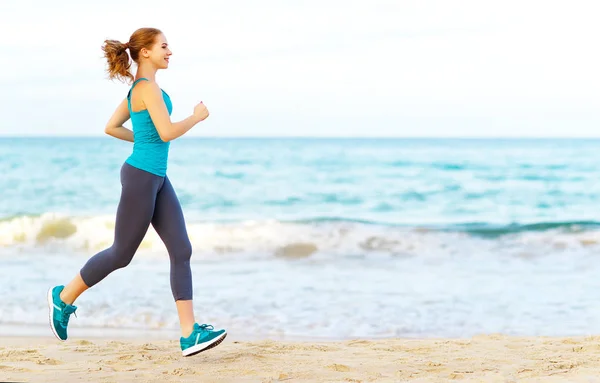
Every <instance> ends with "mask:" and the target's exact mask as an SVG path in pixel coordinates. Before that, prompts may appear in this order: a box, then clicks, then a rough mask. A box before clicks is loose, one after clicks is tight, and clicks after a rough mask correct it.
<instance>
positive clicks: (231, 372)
mask: <svg viewBox="0 0 600 383" xmlns="http://www.w3.org/2000/svg"><path fill="white" fill-rule="evenodd" d="M0 345H1V346H0V381H2V382H5V381H8V382H197V381H201V382H405V381H410V382H443V381H463V382H513V381H515V382H517V381H518V382H541V381H543V382H564V381H569V382H586V383H590V382H600V337H556V338H554V337H508V336H503V335H482V336H475V337H471V338H468V339H385V340H348V341H337V342H312V341H293V342H291V341H274V340H262V341H236V340H231V339H230V338H228V340H226V341H225V342H224V343H223V344H221V345H220V346H218V347H216V348H214V349H212V350H208V351H206V352H204V353H200V354H198V355H196V356H193V357H189V358H184V357H182V356H181V355H180V353H179V350H178V343H177V342H175V341H156V342H154V341H151V342H148V341H144V340H131V339H127V340H109V339H98V338H91V339H74V340H69V341H67V342H66V343H59V342H58V341H55V340H53V339H51V338H42V339H40V338H36V339H32V338H18V337H13V338H11V337H3V338H1V339H0Z"/></svg>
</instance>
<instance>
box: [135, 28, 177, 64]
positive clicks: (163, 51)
mask: <svg viewBox="0 0 600 383" xmlns="http://www.w3.org/2000/svg"><path fill="white" fill-rule="evenodd" d="M172 54H173V53H172V52H171V50H170V49H169V44H168V43H167V38H166V37H165V36H164V35H163V34H162V33H161V34H159V35H157V36H156V39H155V41H154V45H152V47H150V49H146V48H143V49H142V50H141V52H140V55H141V56H142V57H144V58H145V59H147V60H149V61H150V62H151V63H152V64H153V65H154V66H155V67H156V68H157V69H167V68H168V67H169V57H170V56H171V55H172Z"/></svg>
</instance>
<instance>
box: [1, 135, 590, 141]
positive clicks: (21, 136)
mask: <svg viewBox="0 0 600 383" xmlns="http://www.w3.org/2000/svg"><path fill="white" fill-rule="evenodd" d="M6 138H50V139H60V138H90V139H97V138H113V137H111V136H109V135H106V134H98V135H77V134H73V135H66V134H65V135H63V134H61V135H53V136H50V135H34V134H32V135H8V134H7V135H3V134H0V139H6ZM182 139H183V140H185V139H413V140H426V139H449V140H453V139H454V140H456V139H458V140H481V139H486V140H488V139H519V140H528V139H533V140H540V139H568V140H573V139H578V140H579V139H600V135H598V136H276V135H273V136H181V137H178V138H177V140H182Z"/></svg>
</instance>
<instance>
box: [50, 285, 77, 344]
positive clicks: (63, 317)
mask: <svg viewBox="0 0 600 383" xmlns="http://www.w3.org/2000/svg"><path fill="white" fill-rule="evenodd" d="M64 288H65V286H56V287H53V288H51V289H49V290H48V311H49V316H50V328H51V329H52V332H53V333H54V335H56V337H57V338H58V339H60V340H67V326H68V325H69V317H70V316H71V314H75V310H77V307H76V306H73V305H69V304H66V303H65V302H63V301H62V300H61V299H60V292H61V291H63V289H64ZM75 316H77V314H75Z"/></svg>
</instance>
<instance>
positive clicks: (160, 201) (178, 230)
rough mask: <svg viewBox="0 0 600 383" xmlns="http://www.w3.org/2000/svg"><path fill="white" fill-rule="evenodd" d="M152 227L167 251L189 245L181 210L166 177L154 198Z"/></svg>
mask: <svg viewBox="0 0 600 383" xmlns="http://www.w3.org/2000/svg"><path fill="white" fill-rule="evenodd" d="M152 226H153V227H154V229H155V230H156V233H157V234H158V235H159V236H160V238H161V239H162V240H163V242H164V243H165V246H166V247H167V250H170V249H172V248H173V246H179V245H184V244H187V243H189V238H188V234H187V229H186V227H185V219H184V217H183V210H182V209H181V204H180V203H179V199H178V198H177V195H176V194H175V190H174V189H173V185H171V181H169V178H168V177H165V182H164V184H163V186H162V188H161V189H160V191H159V192H158V194H157V196H156V204H155V208H154V215H153V217H152Z"/></svg>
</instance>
